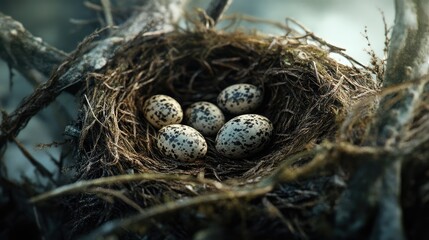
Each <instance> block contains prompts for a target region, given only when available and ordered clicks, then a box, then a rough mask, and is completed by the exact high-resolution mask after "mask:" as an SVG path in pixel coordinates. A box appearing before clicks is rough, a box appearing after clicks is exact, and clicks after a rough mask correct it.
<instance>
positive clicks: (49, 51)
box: [0, 12, 67, 79]
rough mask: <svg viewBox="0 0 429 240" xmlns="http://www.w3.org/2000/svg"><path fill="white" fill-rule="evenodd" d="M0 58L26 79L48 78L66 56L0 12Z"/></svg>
mask: <svg viewBox="0 0 429 240" xmlns="http://www.w3.org/2000/svg"><path fill="white" fill-rule="evenodd" d="M0 57H1V58H3V59H4V60H5V61H6V62H7V63H8V64H9V66H10V67H12V68H15V69H17V70H18V71H19V72H21V73H22V74H23V75H24V76H25V77H27V78H28V79H34V75H35V74H37V73H35V71H37V72H39V74H43V75H45V76H49V75H50V74H51V72H52V70H53V69H54V68H55V67H56V66H58V65H59V64H60V63H61V62H62V61H63V60H64V59H65V58H66V57H67V54H66V53H64V52H62V51H60V50H58V49H56V48H55V47H53V46H50V45H49V44H47V43H45V42H43V41H42V39H40V38H37V37H35V36H33V35H32V34H31V33H30V32H28V31H27V30H26V29H25V28H24V27H23V26H22V24H21V23H19V22H17V21H16V20H14V19H13V18H11V17H9V16H6V15H4V14H3V13H1V12H0Z"/></svg>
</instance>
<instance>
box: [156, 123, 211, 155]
mask: <svg viewBox="0 0 429 240" xmlns="http://www.w3.org/2000/svg"><path fill="white" fill-rule="evenodd" d="M156 144H157V147H158V150H159V151H160V152H161V153H163V154H164V155H165V156H168V157H171V158H174V159H176V160H180V161H193V160H195V159H198V158H202V157H204V156H205V155H206V153H207V142H206V140H205V139H204V137H203V135H201V133H199V132H198V131H197V130H195V129H194V128H192V127H189V126H186V125H182V124H172V125H168V126H165V127H163V128H161V129H160V130H159V131H158V137H157V142H156Z"/></svg>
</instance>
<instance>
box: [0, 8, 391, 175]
mask: <svg viewBox="0 0 429 240" xmlns="http://www.w3.org/2000/svg"><path fill="white" fill-rule="evenodd" d="M118 1H119V0H118ZM122 1H125V0H122ZM91 2H93V3H96V4H98V0H93V1H91ZM208 2H209V1H208V0H190V3H189V10H190V11H192V9H195V8H197V7H201V8H205V6H206V5H207V4H208ZM393 2H394V1H393V0H378V1H373V0H360V1H352V0H264V1H261V0H235V1H233V4H232V5H231V6H230V8H229V10H228V11H227V14H233V13H238V14H244V15H250V16H254V17H258V18H262V19H268V20H272V21H278V22H283V23H284V22H285V18H286V17H290V18H293V19H295V20H297V21H299V22H300V23H302V24H303V25H304V26H306V27H307V28H308V29H310V30H311V31H313V32H314V33H315V34H316V35H317V36H319V37H321V38H323V39H325V40H326V41H327V42H329V43H331V44H333V45H336V46H338V47H342V48H345V49H347V50H346V53H347V54H349V55H350V56H352V57H354V58H355V59H357V60H358V61H360V62H361V63H363V64H368V63H369V59H370V57H369V55H368V54H367V52H366V50H368V49H369V48H368V42H367V40H366V39H365V37H364V36H363V35H364V34H363V33H364V32H365V29H367V35H368V37H369V40H370V43H371V48H372V49H373V50H374V51H375V53H376V54H377V55H378V56H379V57H383V48H384V40H385V34H384V25H383V20H382V14H381V12H383V13H384V15H385V17H386V22H387V24H388V26H389V27H391V26H392V25H393V18H394V3H393ZM0 12H3V13H4V14H6V15H10V16H12V17H13V18H15V19H16V20H18V21H20V22H21V23H23V25H24V27H25V28H27V29H28V30H29V31H30V32H32V33H33V34H34V35H35V36H38V37H41V38H42V39H43V40H44V41H46V42H47V43H49V44H51V45H53V46H55V47H57V48H59V49H61V50H63V51H65V52H70V51H72V50H73V49H74V48H75V47H76V45H77V44H78V43H79V42H80V41H81V40H82V39H83V38H84V37H85V36H87V35H88V34H89V33H90V32H92V31H93V30H94V29H95V28H97V27H99V26H100V25H99V19H100V18H102V16H101V15H100V16H98V15H97V14H95V13H94V11H91V10H89V9H88V8H87V7H85V6H84V3H83V1H70V0H37V1H34V0H1V1H0ZM241 26H243V27H246V28H256V29H257V30H259V31H261V32H265V33H269V34H274V35H281V34H283V33H282V32H281V31H280V30H279V29H276V28H273V27H271V26H268V25H255V24H249V23H245V22H243V23H242V25H241ZM10 74H11V73H10V72H9V69H8V67H7V64H6V63H5V62H4V61H2V60H1V59H0V108H1V109H3V110H5V111H6V112H7V113H10V112H12V111H13V110H14V109H16V107H17V106H18V104H19V103H20V102H21V101H22V99H23V98H25V97H26V96H28V95H29V94H30V93H31V92H32V91H33V89H34V87H35V86H34V85H32V84H30V83H29V82H28V81H26V80H25V79H23V78H22V77H21V76H20V74H19V73H18V72H16V71H12V74H13V79H12V81H10V77H9V76H10ZM76 105H77V104H76V102H75V100H74V97H73V96H70V95H68V94H67V93H63V94H62V95H61V96H60V97H59V99H58V101H57V102H55V103H54V104H51V106H49V107H48V108H47V109H45V110H44V111H42V112H41V113H39V114H38V115H37V116H36V117H34V118H33V119H32V120H31V121H30V122H29V124H28V126H27V127H26V128H25V129H24V130H23V131H21V133H20V134H19V136H18V137H17V139H18V140H19V141H20V142H22V144H23V145H24V146H25V147H26V148H27V150H29V152H30V153H31V154H32V155H33V156H34V157H35V158H36V159H37V160H39V161H41V163H42V164H43V165H45V166H46V168H47V169H49V170H50V171H55V170H56V169H58V167H57V165H56V161H57V160H58V159H60V158H61V149H60V148H55V147H53V148H47V149H39V148H38V147H37V144H43V143H51V142H54V141H56V142H61V141H63V135H62V133H63V131H64V127H65V126H66V125H67V124H68V123H70V121H71V119H73V118H75V117H76ZM0 118H1V117H0ZM1 161H2V163H3V164H4V166H3V168H2V169H0V170H1V171H2V172H1V174H2V175H3V174H4V175H7V177H8V178H9V179H11V180H13V181H18V182H22V181H24V180H28V179H31V181H39V180H40V181H44V180H41V179H42V178H40V176H38V173H37V171H36V170H35V169H34V167H33V166H32V165H31V164H30V163H29V161H28V160H27V159H26V158H25V157H24V156H23V154H22V153H21V151H20V150H19V149H18V148H17V147H16V145H15V144H13V143H10V144H9V146H8V148H7V151H6V152H5V154H4V155H3V159H2V160H1Z"/></svg>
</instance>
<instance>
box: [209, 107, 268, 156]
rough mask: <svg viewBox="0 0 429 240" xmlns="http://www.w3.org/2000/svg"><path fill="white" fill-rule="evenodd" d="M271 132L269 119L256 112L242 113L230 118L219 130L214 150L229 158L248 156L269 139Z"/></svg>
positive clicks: (259, 148) (260, 148)
mask: <svg viewBox="0 0 429 240" xmlns="http://www.w3.org/2000/svg"><path fill="white" fill-rule="evenodd" d="M272 133H273V124H272V123H271V121H270V120H269V119H268V118H266V117H264V116H261V115H258V114H244V115H240V116H237V117H235V118H232V119H231V120H229V121H228V122H226V123H225V125H224V126H223V127H222V128H221V129H220V130H219V132H218V134H217V136H216V141H215V146H216V150H217V151H218V152H219V153H220V154H222V155H224V156H226V157H230V158H242V157H248V156H250V155H252V154H254V153H256V152H258V151H260V150H262V149H263V148H264V147H265V146H266V144H267V143H268V142H269V141H270V138H271V135H272Z"/></svg>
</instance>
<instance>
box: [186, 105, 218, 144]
mask: <svg viewBox="0 0 429 240" xmlns="http://www.w3.org/2000/svg"><path fill="white" fill-rule="evenodd" d="M185 120H186V124H188V125H189V126H191V127H193V128H195V129H197V130H198V131H199V132H200V133H202V134H203V135H204V136H212V135H216V133H217V132H218V131H219V129H220V128H221V127H222V126H223V124H225V117H224V115H223V113H222V111H221V110H220V109H219V108H218V107H217V106H216V105H214V104H213V103H210V102H196V103H193V104H191V105H190V106H189V107H188V108H187V109H186V111H185Z"/></svg>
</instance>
